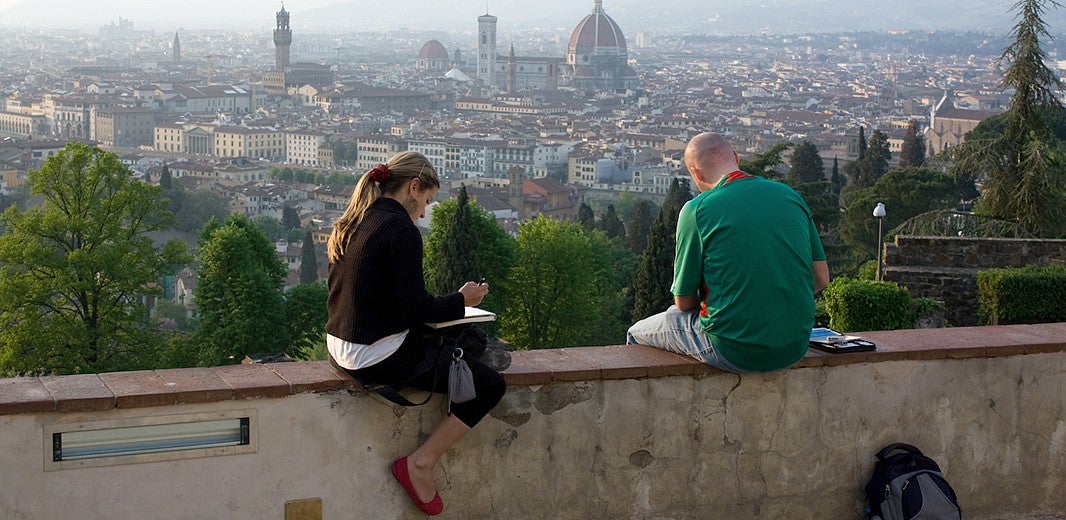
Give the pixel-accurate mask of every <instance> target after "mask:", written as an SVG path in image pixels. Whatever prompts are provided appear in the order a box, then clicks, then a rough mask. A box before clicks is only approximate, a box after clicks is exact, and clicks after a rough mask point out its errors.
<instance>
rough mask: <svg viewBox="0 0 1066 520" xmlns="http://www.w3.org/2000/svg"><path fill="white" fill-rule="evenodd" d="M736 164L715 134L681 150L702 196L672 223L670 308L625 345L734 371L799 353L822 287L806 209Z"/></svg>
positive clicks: (772, 366)
mask: <svg viewBox="0 0 1066 520" xmlns="http://www.w3.org/2000/svg"><path fill="white" fill-rule="evenodd" d="M739 162H740V157H739V156H738V155H737V153H736V152H735V151H733V149H732V148H731V147H730V146H729V143H727V142H726V140H725V139H724V138H722V137H721V136H719V135H717V134H713V133H709V132H708V133H702V134H700V135H697V136H696V137H694V138H693V139H692V140H691V141H690V142H689V144H688V146H687V147H686V148H685V166H687V167H688V171H689V174H690V175H691V176H692V180H693V181H694V182H695V184H696V188H697V189H698V190H699V191H700V194H699V195H697V196H696V198H694V199H692V200H690V201H689V202H688V203H687V204H685V206H684V207H683V208H682V209H681V213H680V215H679V217H678V222H677V253H676V255H675V259H674V283H673V287H671V292H672V293H673V295H674V303H675V305H674V306H671V307H670V308H669V309H667V310H666V312H663V313H660V314H656V315H654V316H651V317H648V318H645V319H643V320H641V321H638V322H637V323H635V324H634V325H633V326H632V327H630V329H629V333H628V335H627V340H626V342H627V343H635V344H642V345H651V346H655V347H659V348H662V349H665V350H669V351H672V352H678V353H681V354H685V355H689V356H692V357H694V358H696V359H698V360H700V361H703V362H705V363H707V364H709V365H712V366H716V367H718V368H721V369H723V370H728V371H731V372H738V373H745V372H767V371H771V370H778V369H782V368H785V367H788V366H790V365H792V364H794V363H795V362H797V361H799V360H800V358H802V357H803V355H804V353H806V352H807V343H808V340H809V339H810V331H811V327H812V326H813V325H814V293H816V292H818V291H820V290H822V288H824V287H825V286H826V284H828V283H829V268H828V267H827V265H826V262H825V252H824V251H823V250H822V243H821V241H820V240H819V239H818V231H817V229H816V228H815V226H814V221H813V220H812V219H811V210H810V209H809V208H808V207H807V204H806V203H805V202H804V200H803V197H801V196H800V195H799V194H798V193H796V192H795V191H794V190H793V189H792V188H790V187H788V186H787V185H785V184H782V183H779V182H774V181H770V180H767V179H764V178H761V177H755V176H752V175H748V174H746V173H744V172H742V171H740V167H739Z"/></svg>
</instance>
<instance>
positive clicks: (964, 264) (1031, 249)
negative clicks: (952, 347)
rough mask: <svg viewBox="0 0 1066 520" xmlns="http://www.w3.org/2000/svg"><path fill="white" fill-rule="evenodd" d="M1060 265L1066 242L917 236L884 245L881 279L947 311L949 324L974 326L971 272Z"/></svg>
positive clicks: (974, 294) (1065, 257) (1064, 259)
mask: <svg viewBox="0 0 1066 520" xmlns="http://www.w3.org/2000/svg"><path fill="white" fill-rule="evenodd" d="M1052 262H1058V263H1063V262H1066V240H1043V239H1015V238H966V237H920V236H909V235H900V236H897V237H896V240H895V242H894V243H890V244H886V245H885V270H884V279H885V280H887V281H890V282H896V283H899V284H900V285H903V286H904V287H906V288H907V289H908V290H909V291H910V293H911V296H914V297H916V298H918V297H927V298H933V299H936V300H939V301H941V302H943V303H944V304H945V305H946V306H947V309H948V310H947V315H946V318H947V320H948V322H949V323H951V324H952V325H956V326H958V325H976V324H977V272H978V271H980V270H983V269H989V268H993V267H1022V266H1026V265H1047V264H1049V263H1052Z"/></svg>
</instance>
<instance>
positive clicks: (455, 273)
mask: <svg viewBox="0 0 1066 520" xmlns="http://www.w3.org/2000/svg"><path fill="white" fill-rule="evenodd" d="M444 237H445V238H444V243H443V244H442V246H443V247H442V251H441V259H440V261H441V270H440V273H439V275H438V276H437V283H438V287H436V291H437V292H438V293H440V294H443V293H450V292H453V291H456V290H458V289H459V288H460V287H462V286H463V284H464V283H466V282H469V281H476V280H477V279H478V277H479V276H480V274H479V269H478V253H477V248H478V241H477V233H476V232H475V231H474V223H473V219H472V218H471V216H470V197H469V196H468V195H467V193H466V186H465V185H464V186H463V187H462V188H460V189H459V197H458V206H457V207H456V209H455V214H454V215H452V220H451V222H449V223H448V229H447V230H446V231H445V234H444Z"/></svg>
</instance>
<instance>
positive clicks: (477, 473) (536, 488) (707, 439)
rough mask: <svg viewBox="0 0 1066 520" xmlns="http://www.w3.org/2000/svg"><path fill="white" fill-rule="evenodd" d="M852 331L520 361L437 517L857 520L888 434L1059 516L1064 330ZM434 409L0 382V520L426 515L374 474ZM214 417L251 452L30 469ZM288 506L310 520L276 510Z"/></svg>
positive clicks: (168, 381)
mask: <svg viewBox="0 0 1066 520" xmlns="http://www.w3.org/2000/svg"><path fill="white" fill-rule="evenodd" d="M864 336H866V337H868V338H869V339H872V340H873V341H875V342H876V343H877V344H878V346H879V348H878V350H877V351H875V352H865V353H858V354H843V355H831V354H824V353H817V352H812V353H810V354H808V356H807V357H805V358H804V359H803V360H802V361H801V362H800V363H799V364H798V365H797V366H795V367H793V368H790V369H787V370H783V371H780V372H774V373H769V374H747V375H736V374H729V373H724V372H721V371H717V370H714V369H711V368H709V367H707V366H706V365H703V364H700V363H697V362H695V361H694V360H692V359H690V358H686V357H682V356H678V355H675V354H671V353H668V352H664V351H661V350H657V349H652V348H650V347H641V346H624V347H623V346H618V347H585V348H575V349H559V350H552V351H535V352H518V353H516V355H515V359H514V364H513V365H512V367H511V368H510V369H508V370H507V371H506V372H505V373H504V376H505V378H506V379H507V381H508V385H509V386H510V388H509V390H508V392H507V394H506V396H505V397H504V399H503V401H502V402H501V403H500V405H499V406H497V407H496V409H494V410H493V411H492V413H491V415H490V416H489V417H486V418H485V420H484V421H483V422H482V423H481V424H479V425H478V426H477V427H476V428H474V430H473V431H472V432H471V433H470V434H469V435H468V436H467V437H466V438H464V439H462V441H461V442H460V443H459V444H458V445H457V446H456V447H455V448H454V449H452V450H451V451H449V452H448V453H447V454H446V455H445V457H444V459H443V460H442V464H441V467H440V468H439V472H438V474H437V484H438V488H439V490H440V493H441V496H442V497H443V499H444V503H445V510H444V514H443V515H442V518H446V519H448V518H454V519H460V518H475V519H523V520H527V519H530V520H537V519H544V520H548V519H552V520H554V519H575V520H599V519H603V520H607V519H611V520H614V519H619V518H622V519H638V518H639V519H648V518H657V519H675V520H686V519H705V518H736V519H749V518H766V519H775V520H776V519H781V518H798V519H822V518H833V519H855V520H858V519H860V518H861V514H862V509H863V495H862V492H861V489H862V486H863V485H864V483H865V481H866V479H867V478H868V476H869V473H870V470H871V468H872V466H873V454H874V453H875V452H876V451H877V450H878V449H879V448H880V447H882V446H883V445H885V444H887V443H890V442H897V441H902V442H908V443H911V444H914V445H916V446H918V447H919V448H921V449H922V450H923V451H925V452H926V454H928V455H930V456H932V457H934V458H935V459H936V460H937V461H938V462H939V463H940V464H941V465H942V467H943V469H944V472H945V474H946V475H947V478H948V479H949V481H950V482H951V483H952V484H953V486H954V487H955V489H956V491H957V492H958V494H959V499H960V502H961V504H962V506H963V508H964V509H963V510H964V511H965V512H966V517H967V518H969V519H972V520H992V519H995V520H1011V519H1035V518H1041V519H1043V520H1049V519H1052V518H1056V519H1066V495H1064V494H1063V493H1062V492H1061V491H1062V489H1064V488H1066V469H1064V468H1066V419H1064V417H1066V378H1063V377H1062V375H1063V374H1064V373H1066V341H1063V338H1064V337H1066V324H1042V325H1024V326H1001V327H976V328H966V327H956V328H947V329H934V330H911V331H884V332H869V333H865V334H864ZM344 389H347V390H349V391H353V392H354V393H352V394H350V393H349V392H348V391H345V390H344ZM432 403H433V404H431V405H427V406H422V407H417V408H402V407H398V406H394V405H390V404H386V403H384V402H382V401H380V400H378V399H375V398H372V397H369V396H367V395H366V394H364V393H362V392H358V391H354V388H353V387H352V382H351V381H350V379H348V378H346V377H344V376H342V375H340V374H339V373H337V372H336V371H334V370H332V369H331V367H330V366H329V365H328V364H327V363H324V362H308V363H277V364H272V365H241V366H235V367H215V368H209V369H187V370H158V371H147V372H135V373H122V374H100V375H99V376H97V375H79V376H65V377H51V378H16V379H0V519H3V520H7V519H12V520H15V519H18V520H43V519H51V518H78V519H81V520H97V519H100V520H103V519H111V518H144V517H145V515H146V514H147V513H146V512H150V513H151V514H150V516H151V517H152V518H159V519H187V518H227V519H236V520H243V519H249V520H250V519H277V520H281V519H283V518H286V519H287V520H294V519H296V518H300V519H302V520H312V519H314V520H320V519H339V518H373V519H414V518H424V516H423V515H420V514H418V511H417V510H416V509H415V508H414V507H413V506H412V505H411V504H410V502H409V501H408V499H407V497H406V495H404V493H403V491H402V490H401V489H400V487H399V486H398V485H397V484H396V483H395V482H394V481H393V480H392V477H391V476H390V475H389V472H388V465H389V463H390V462H391V461H392V460H393V459H395V458H397V457H399V456H401V455H403V454H405V453H406V452H408V451H410V450H412V449H413V448H414V447H415V446H416V445H417V444H418V443H419V442H420V440H422V439H424V438H425V436H426V435H427V434H428V432H430V431H431V430H432V428H433V427H434V425H435V424H436V422H437V421H438V420H439V419H440V417H441V414H442V410H441V408H440V407H438V406H436V404H438V403H439V401H437V400H434V401H432ZM222 412H239V413H253V414H254V415H255V416H256V418H257V422H256V427H255V430H254V432H253V435H254V436H255V438H256V449H255V451H254V452H253V453H243V454H229V455H220V456H206V457H201V458H194V459H187V460H167V461H158V462H144V463H138V464H119V465H113V466H104V467H70V468H60V469H54V468H53V469H49V468H48V462H47V461H48V460H49V456H50V455H51V439H50V438H49V437H48V435H47V432H48V431H49V428H54V427H55V425H65V427H66V429H70V428H76V427H77V425H79V424H85V423H93V422H96V421H123V420H124V421H131V420H137V419H138V418H150V417H159V416H173V415H174V414H196V413H201V414H203V413H222ZM42 460H44V461H45V463H44V464H42ZM299 500H318V501H320V502H319V503H320V504H321V509H322V511H321V514H318V515H314V514H311V515H308V516H299V517H297V516H291V517H286V516H285V514H284V511H285V504H286V502H289V501H299Z"/></svg>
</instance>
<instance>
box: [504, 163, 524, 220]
mask: <svg viewBox="0 0 1066 520" xmlns="http://www.w3.org/2000/svg"><path fill="white" fill-rule="evenodd" d="M507 180H508V185H507V202H508V205H510V206H511V207H512V208H514V210H515V211H516V212H517V213H518V218H519V219H523V218H525V211H524V207H523V206H525V197H523V195H522V192H523V187H525V184H526V171H525V170H523V169H522V167H521V166H515V167H512V168H511V169H510V170H507Z"/></svg>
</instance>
